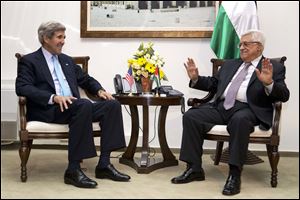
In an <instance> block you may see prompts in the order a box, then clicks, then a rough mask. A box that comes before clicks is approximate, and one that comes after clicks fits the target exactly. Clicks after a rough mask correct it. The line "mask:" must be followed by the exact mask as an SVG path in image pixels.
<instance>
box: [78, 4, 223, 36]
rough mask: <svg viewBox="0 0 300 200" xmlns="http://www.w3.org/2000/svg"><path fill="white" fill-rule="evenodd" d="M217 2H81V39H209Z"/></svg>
mask: <svg viewBox="0 0 300 200" xmlns="http://www.w3.org/2000/svg"><path fill="white" fill-rule="evenodd" d="M217 4H218V3H217V1H81V27H80V36H81V37H83V38H145V37H146V38H208V37H211V35H212V31H213V26H214V23H215V19H216V13H217Z"/></svg>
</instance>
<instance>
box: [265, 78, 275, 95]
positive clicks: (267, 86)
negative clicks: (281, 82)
mask: <svg viewBox="0 0 300 200" xmlns="http://www.w3.org/2000/svg"><path fill="white" fill-rule="evenodd" d="M273 85H274V81H273V82H272V83H271V84H270V85H266V86H265V91H266V93H267V95H268V96H269V95H270V94H271V92H272V90H273Z"/></svg>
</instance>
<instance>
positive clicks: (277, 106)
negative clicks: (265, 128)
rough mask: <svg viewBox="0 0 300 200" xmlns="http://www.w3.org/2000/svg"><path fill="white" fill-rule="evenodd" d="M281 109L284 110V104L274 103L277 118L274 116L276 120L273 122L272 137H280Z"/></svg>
mask: <svg viewBox="0 0 300 200" xmlns="http://www.w3.org/2000/svg"><path fill="white" fill-rule="evenodd" d="M281 108H282V102H281V101H276V102H275V103H274V109H275V116H274V119H273V120H274V121H273V125H272V135H276V136H278V131H279V122H280V115H281Z"/></svg>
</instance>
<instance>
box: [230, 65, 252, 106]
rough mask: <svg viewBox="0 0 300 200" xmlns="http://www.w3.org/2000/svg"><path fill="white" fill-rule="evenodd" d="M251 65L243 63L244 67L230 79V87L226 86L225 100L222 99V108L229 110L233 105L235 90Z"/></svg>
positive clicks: (236, 90)
mask: <svg viewBox="0 0 300 200" xmlns="http://www.w3.org/2000/svg"><path fill="white" fill-rule="evenodd" d="M250 65H251V63H245V66H244V68H243V69H242V70H241V71H240V72H239V74H238V75H237V76H236V77H235V78H234V80H233V81H232V83H231V85H230V87H229V88H228V91H227V94H226V96H225V101H224V108H225V109H226V110H229V109H230V108H232V107H233V106H234V103H235V97H236V95H237V92H238V90H239V88H240V86H241V84H242V82H243V81H244V79H245V77H246V75H247V72H248V68H249V66H250Z"/></svg>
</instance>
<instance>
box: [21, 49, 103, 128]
mask: <svg viewBox="0 0 300 200" xmlns="http://www.w3.org/2000/svg"><path fill="white" fill-rule="evenodd" d="M58 59H59V62H60V64H61V66H62V70H63V72H64V74H65V77H66V79H67V81H68V83H69V86H70V88H71V90H72V93H73V96H74V97H76V98H80V96H79V91H78V86H80V87H81V88H83V89H86V90H88V91H89V92H90V93H91V94H97V91H98V90H99V89H103V88H102V86H101V85H100V83H99V82H98V81H96V80H95V79H94V78H92V77H90V76H89V75H88V74H84V73H83V72H82V69H81V67H80V66H78V65H76V64H75V63H74V62H73V59H72V58H71V57H69V56H67V55H65V54H60V55H59V56H58ZM16 93H17V95H18V96H25V97H27V108H28V109H27V119H28V120H29V121H32V120H38V121H44V122H52V121H53V119H54V110H55V108H54V106H57V105H49V104H48V101H49V99H50V97H51V95H52V94H56V92H55V86H54V81H53V78H52V76H51V73H50V70H49V68H48V65H47V62H46V59H45V57H44V55H43V53H42V49H41V48H40V49H39V50H37V51H36V52H33V53H31V54H28V55H25V56H23V57H22V58H21V59H20V61H19V63H18V76H17V79H16Z"/></svg>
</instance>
